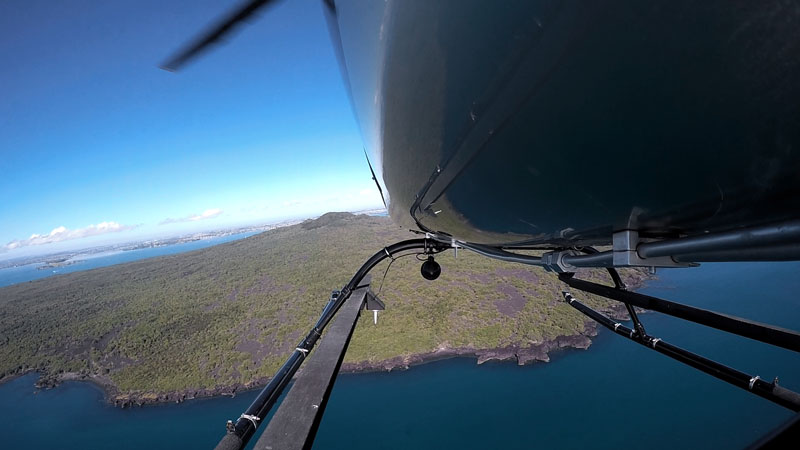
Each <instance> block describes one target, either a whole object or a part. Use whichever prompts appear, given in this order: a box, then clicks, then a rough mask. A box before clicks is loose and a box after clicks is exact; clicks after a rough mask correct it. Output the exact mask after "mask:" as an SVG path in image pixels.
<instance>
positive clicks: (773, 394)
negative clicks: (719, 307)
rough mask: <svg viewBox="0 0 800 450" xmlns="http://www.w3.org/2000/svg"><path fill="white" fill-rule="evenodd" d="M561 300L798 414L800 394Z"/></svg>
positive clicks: (630, 336)
mask: <svg viewBox="0 0 800 450" xmlns="http://www.w3.org/2000/svg"><path fill="white" fill-rule="evenodd" d="M563 294H564V300H566V302H567V303H568V304H569V305H570V306H572V307H573V308H575V309H577V310H578V311H580V312H582V313H583V314H584V315H586V316H588V317H589V318H591V319H592V320H594V321H595V322H597V323H599V324H600V325H603V326H604V327H606V328H608V329H609V330H611V331H613V332H615V333H617V334H618V335H620V336H623V337H626V338H628V339H630V340H632V341H634V342H638V343H640V344H642V345H643V346H645V347H647V348H650V349H652V350H655V351H657V352H659V353H661V354H663V355H667V356H669V357H670V358H672V359H674V360H676V361H680V362H682V363H684V364H686V365H688V366H691V367H694V368H695V369H698V370H700V371H702V372H705V373H707V374H709V375H711V376H712V377H715V378H718V379H720V380H722V381H725V382H727V383H729V384H732V385H734V386H736V387H739V388H742V389H744V390H746V391H750V392H752V393H754V394H756V395H758V396H759V397H763V398H765V399H767V400H769V401H771V402H774V403H777V404H778V405H781V406H783V407H785V408H788V409H791V410H792V411H800V394H798V393H796V392H794V391H790V390H789V389H785V388H783V387H782V386H778V384H777V382H772V383H768V382H766V381H764V380H762V379H761V378H760V377H758V376H751V375H748V374H746V373H744V372H740V371H738V370H736V369H734V368H731V367H728V366H726V365H724V364H720V363H718V362H716V361H712V360H710V359H708V358H704V357H702V356H700V355H698V354H695V353H692V352H690V351H688V350H684V349H682V348H680V347H677V346H675V345H672V344H670V343H668V342H665V341H664V340H662V339H659V338H654V337H652V336H648V335H644V336H637V334H636V332H635V331H634V330H632V329H630V328H628V327H626V326H625V325H622V324H621V323H618V322H615V321H614V320H612V319H610V318H608V317H606V316H605V315H603V314H601V313H599V312H597V311H595V310H594V309H592V308H590V307H588V306H586V305H584V304H583V303H581V302H579V301H578V300H576V299H575V297H573V296H572V294H570V293H569V292H563Z"/></svg>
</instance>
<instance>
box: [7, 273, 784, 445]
mask: <svg viewBox="0 0 800 450" xmlns="http://www.w3.org/2000/svg"><path fill="white" fill-rule="evenodd" d="M798 273H800V263H778V264H772V263H760V264H727V265H721V264H708V265H704V266H703V267H701V268H698V269H690V270H673V271H666V270H665V271H663V272H661V273H660V274H659V276H660V279H659V280H658V281H656V282H654V283H653V284H652V285H651V286H649V287H647V288H646V289H644V290H643V292H646V293H649V294H652V295H661V296H664V297H667V298H671V299H674V300H676V301H682V302H686V303H692V304H695V305H699V306H703V307H707V308H712V309H717V310H720V311H723V312H727V313H731V314H738V315H743V316H746V317H749V318H752V319H755V320H759V321H764V322H770V323H774V324H776V325H781V326H784V327H788V328H795V329H797V328H800V308H798V306H800V305H798V301H797V300H796V295H795V294H796V293H797V292H798V290H799V289H800V277H797V275H798ZM578 297H579V298H580V295H578ZM387 306H388V308H389V309H390V308H391V305H387ZM387 313H390V312H389V311H387ZM642 320H643V322H644V323H645V326H646V327H647V330H648V332H650V333H651V334H653V335H655V336H658V337H661V338H664V339H665V340H668V341H670V342H672V343H674V344H677V345H682V346H685V347H686V348H688V349H690V350H693V351H696V352H698V353H701V354H703V355H705V356H708V357H711V358H715V359H717V360H719V361H720V362H723V363H726V364H729V365H731V366H733V367H736V368H738V369H740V370H743V371H746V372H750V373H753V374H758V375H760V376H761V377H762V378H766V379H771V378H772V377H774V376H775V375H780V376H781V384H783V385H784V386H786V387H788V388H791V389H795V390H798V389H800V357H799V355H797V354H795V353H793V352H789V351H786V350H780V349H774V348H770V347H769V346H767V345H764V344H760V343H757V342H752V341H749V340H747V339H742V338H738V337H735V336H731V335H727V334H725V333H722V332H717V331H713V330H707V329H705V328H703V327H700V326H695V325H692V324H686V323H682V322H681V321H679V320H674V319H672V318H669V317H665V316H662V315H660V314H656V313H653V314H646V315H644V316H643V317H642ZM551 356H552V362H551V363H550V364H535V365H532V366H526V367H517V366H516V365H514V364H510V363H487V364H484V365H482V366H477V365H476V364H475V362H474V360H470V359H452V360H446V361H438V362H434V363H430V364H425V365H422V366H418V367H413V368H411V369H410V370H408V371H401V372H391V373H372V374H345V375H342V376H340V377H339V380H338V382H337V384H336V386H335V388H334V390H333V393H332V396H331V400H330V403H329V405H328V408H327V410H326V414H325V418H324V419H323V421H322V424H321V426H320V430H319V434H318V436H317V440H316V443H315V447H316V448H355V449H401V448H403V449H405V448H423V449H424V448H430V449H434V448H436V449H439V448H532V447H540V448H576V447H587V446H591V447H593V448H615V447H616V448H619V447H620V446H626V447H627V446H633V447H644V448H664V449H666V448H676V447H680V448H685V447H689V448H704V447H712V448H719V447H722V448H741V447H744V446H746V445H747V444H749V443H751V442H752V441H753V440H755V439H756V438H758V437H759V436H761V435H762V434H764V433H765V432H767V431H769V430H770V429H772V428H773V427H774V426H776V425H778V424H780V423H781V422H783V421H784V420H787V419H788V418H789V417H790V416H791V413H790V412H789V411H788V410H784V409H783V408H781V407H779V406H776V405H773V404H772V403H770V402H768V401H766V400H763V399H761V398H759V397H755V396H753V395H750V394H748V393H747V392H744V391H742V390H739V389H737V388H734V387H731V386H729V385H727V384H724V383H722V382H720V381H717V380H716V379H713V378H711V377H709V376H707V375H705V374H702V373H699V372H696V371H695V370H693V369H690V368H688V367H686V366H683V365H681V364H680V363H677V362H674V361H672V360H670V359H668V358H666V357H665V356H663V355H660V354H657V353H655V352H653V351H650V350H647V349H645V348H643V347H641V346H639V345H637V344H634V343H632V342H630V341H627V340H624V339H622V338H620V337H618V336H615V335H613V334H611V333H608V332H605V330H601V332H600V334H599V335H598V336H597V338H596V339H595V341H594V344H593V345H592V347H591V348H590V349H589V350H585V351H584V350H565V351H562V352H558V353H555V354H553V355H551ZM34 380H35V376H33V375H31V376H26V377H22V378H19V379H17V380H14V381H12V382H9V383H6V384H4V385H0V417H2V418H3V420H0V435H2V436H4V440H3V444H4V446H5V447H7V448H15V447H17V446H22V445H28V446H29V447H30V448H62V449H78V448H87V449H91V448H97V449H101V448H108V447H110V446H114V447H115V448H122V449H126V448H147V449H168V448H212V447H213V446H214V445H215V444H216V442H217V441H218V439H219V438H220V437H221V435H222V433H223V432H224V423H225V420H226V419H229V418H230V419H235V418H236V417H238V416H239V414H241V412H242V411H243V410H244V409H245V408H246V407H247V405H248V404H249V403H250V401H251V400H252V398H253V397H254V396H255V394H256V393H255V392H249V393H246V394H243V395H239V396H237V397H235V398H232V399H231V398H214V399H204V400H194V401H189V402H186V403H183V404H180V405H174V404H172V405H160V406H150V407H144V408H134V409H127V410H121V409H115V408H112V407H109V406H107V405H105V404H104V403H103V402H102V393H101V392H100V391H99V390H98V389H97V388H96V387H93V386H91V385H88V384H86V383H77V382H72V383H65V384H64V385H62V386H61V387H59V388H57V389H53V390H50V391H42V392H39V393H37V394H34V389H33V386H32V385H33V382H34Z"/></svg>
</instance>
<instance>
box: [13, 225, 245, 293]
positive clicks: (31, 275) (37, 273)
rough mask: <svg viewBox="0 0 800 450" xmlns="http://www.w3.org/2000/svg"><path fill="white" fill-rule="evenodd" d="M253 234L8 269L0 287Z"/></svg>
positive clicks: (192, 248) (190, 248) (185, 249)
mask: <svg viewBox="0 0 800 450" xmlns="http://www.w3.org/2000/svg"><path fill="white" fill-rule="evenodd" d="M254 234H256V233H255V232H247V233H238V234H231V235H228V236H220V237H214V238H210V239H201V240H197V241H191V242H183V243H180V244H172V245H165V246H163V247H152V248H140V249H137V250H126V251H117V252H108V253H98V254H95V255H80V256H79V257H77V258H74V259H73V260H72V263H71V264H69V265H66V266H62V267H52V268H47V269H39V267H42V266H43V263H35V264H26V265H24V266H17V267H8V268H5V269H0V287H3V286H9V285H12V284H16V283H24V282H26V281H32V280H38V279H40V278H47V277H50V276H53V275H59V274H64V273H70V272H78V271H81V270H89V269H96V268H98V267H106V266H113V265H115V264H121V263H125V262H131V261H137V260H140V259H146V258H153V257H155V256H163V255H172V254H175V253H183V252H189V251H192V250H199V249H201V248H205V247H211V246H212V245H217V244H222V243H223V242H230V241H235V240H237V239H244V238H246V237H248V236H252V235H254Z"/></svg>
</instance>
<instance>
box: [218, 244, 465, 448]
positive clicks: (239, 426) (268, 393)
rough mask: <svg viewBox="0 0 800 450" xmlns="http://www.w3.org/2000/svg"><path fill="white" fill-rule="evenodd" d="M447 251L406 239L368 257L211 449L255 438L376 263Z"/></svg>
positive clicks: (438, 245)
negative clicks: (403, 254)
mask: <svg viewBox="0 0 800 450" xmlns="http://www.w3.org/2000/svg"><path fill="white" fill-rule="evenodd" d="M448 247H449V245H445V244H443V243H440V242H436V241H433V240H430V239H409V240H406V241H401V242H398V243H396V244H392V245H390V246H388V247H385V248H382V249H381V250H380V251H378V252H377V253H375V254H374V255H372V257H371V258H369V259H368V260H367V262H365V263H364V265H362V266H361V267H360V268H359V269H358V271H357V272H356V273H355V275H353V278H352V279H350V282H349V283H347V284H346V285H344V287H343V288H342V290H341V293H340V294H339V296H338V297H337V298H336V299H335V300H331V301H330V302H329V303H328V305H327V306H326V307H325V309H324V310H323V311H322V315H320V317H319V320H317V323H316V325H314V328H312V329H311V331H310V332H309V333H308V335H306V337H305V339H303V340H302V341H301V342H300V344H298V345H297V348H296V349H295V350H294V352H292V354H291V355H290V356H289V359H287V360H286V362H285V363H283V366H281V368H280V369H278V372H277V373H276V374H275V376H274V377H272V380H270V382H269V383H268V384H267V385H266V386H265V387H264V389H262V390H261V392H260V393H259V394H258V396H257V397H256V399H255V400H253V403H251V404H250V406H249V407H248V408H247V410H246V411H245V412H244V413H243V414H242V415H241V416H240V417H239V419H238V420H237V421H236V423H235V424H232V423H229V425H228V432H227V433H226V434H225V436H224V437H223V438H222V440H220V441H219V444H217V446H216V448H215V449H216V450H238V449H241V448H244V446H246V445H247V443H248V442H249V441H250V438H251V437H253V434H255V432H256V429H257V428H258V427H259V426H260V425H261V424H262V423H263V421H264V418H265V417H266V416H267V414H268V413H269V411H270V409H272V407H273V406H274V405H275V403H276V402H277V400H278V397H280V395H281V393H282V392H283V389H284V388H285V387H286V385H288V384H289V381H291V379H292V377H293V376H294V374H295V373H296V372H297V369H299V368H300V365H301V364H303V360H305V357H306V355H308V352H310V351H311V349H312V348H314V345H315V344H316V343H317V341H318V340H319V338H320V336H321V335H322V331H323V330H324V329H325V326H326V325H328V323H329V322H330V321H331V319H333V316H334V315H335V314H336V312H337V311H339V308H340V307H341V306H342V305H343V304H344V302H345V300H347V298H348V297H350V294H351V293H352V292H353V291H354V290H355V289H356V288H358V286H359V283H361V280H362V279H363V278H364V275H366V274H367V272H369V271H370V270H372V268H373V267H375V266H376V265H377V264H378V263H379V262H381V261H383V260H384V259H386V258H393V257H394V255H395V254H397V253H399V252H403V251H407V250H418V249H422V250H424V251H425V252H430V253H438V252H440V251H443V250H446V249H447V248H448Z"/></svg>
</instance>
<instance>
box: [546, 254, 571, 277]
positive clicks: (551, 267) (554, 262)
mask: <svg viewBox="0 0 800 450" xmlns="http://www.w3.org/2000/svg"><path fill="white" fill-rule="evenodd" d="M565 256H577V252H575V251H573V250H562V251H558V252H547V253H545V254H543V255H542V264H543V265H544V270H546V271H548V272H556V273H565V272H575V271H576V270H577V267H575V266H573V265H572V264H569V263H568V262H566V261H564V257H565Z"/></svg>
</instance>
